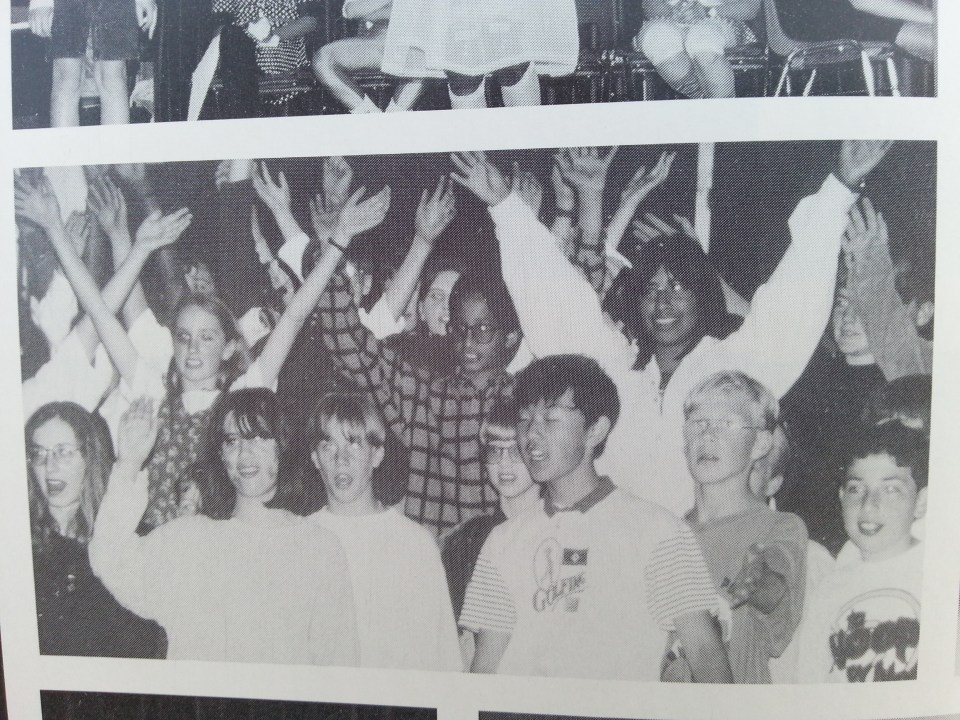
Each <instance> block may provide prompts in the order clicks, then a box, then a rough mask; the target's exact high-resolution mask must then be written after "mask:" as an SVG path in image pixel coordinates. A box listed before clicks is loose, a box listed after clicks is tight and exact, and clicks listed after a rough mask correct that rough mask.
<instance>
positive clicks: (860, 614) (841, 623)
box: [830, 588, 920, 682]
mask: <svg viewBox="0 0 960 720" xmlns="http://www.w3.org/2000/svg"><path fill="white" fill-rule="evenodd" d="M919 642H920V602H919V601H918V600H917V599H916V598H915V597H914V596H913V595H911V594H910V593H908V592H905V591H903V590H900V589H898V588H887V589H880V590H873V591H871V592H869V593H865V594H864V595H860V596H859V597H857V598H855V599H854V600H852V601H851V602H849V603H847V604H846V605H844V606H843V608H841V610H840V612H839V614H838V615H837V619H836V620H835V621H834V623H833V625H832V626H831V628H830V652H831V654H832V655H833V667H832V668H831V669H830V674H831V676H833V677H835V678H837V679H842V680H845V681H846V682H881V681H886V680H916V679H917V645H918V644H919Z"/></svg>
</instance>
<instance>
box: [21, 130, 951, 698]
mask: <svg viewBox="0 0 960 720" xmlns="http://www.w3.org/2000/svg"><path fill="white" fill-rule="evenodd" d="M936 177H937V145H936V143H934V142H915V141H914V142H908V141H899V142H894V141H883V140H843V141H830V142H827V141H809V142H750V143H700V144H682V145H637V146H624V147H610V146H605V147H568V148H559V149H557V148H545V149H527V150H499V151H493V152H457V153H453V154H440V153H434V154H416V155H413V154H408V155H403V154H398V155H366V156H363V155H361V156H352V157H342V156H333V157H293V158H284V159H265V160H224V161H222V162H215V161H202V162H171V163H156V164H127V165H88V166H64V167H45V168H24V169H19V170H17V171H16V176H15V178H14V195H15V197H14V199H13V200H14V207H15V212H16V220H17V237H18V245H17V247H18V263H17V267H16V270H15V272H16V274H15V275H14V273H13V271H11V272H10V276H9V280H10V281H11V282H14V281H15V282H16V283H17V286H18V291H19V300H20V302H19V309H20V317H19V322H20V348H21V353H20V355H21V366H22V392H23V403H24V418H23V421H24V442H25V448H26V458H25V461H26V466H27V482H28V486H29V487H28V491H29V513H30V531H31V538H32V552H33V558H32V559H33V575H34V584H35V592H36V613H37V627H38V632H39V643H40V648H39V649H40V653H41V654H42V655H67V656H84V657H119V658H147V659H163V658H166V659H170V660H204V661H214V662H217V661H220V662H252V663H267V664H274V665H321V666H339V667H361V668H389V669H400V670H431V671H442V672H471V673H488V674H489V673H498V674H502V675H514V676H531V675H534V676H546V677H574V678H590V679H600V680H635V681H646V682H657V681H663V682H681V683H683V682H697V683H738V684H763V683H827V682H841V683H842V682H847V683H862V682H879V681H891V680H913V679H916V678H917V677H918V667H919V644H920V627H921V598H922V593H921V587H922V581H923V577H922V571H923V559H924V542H923V538H924V537H925V525H926V523H925V521H924V516H925V514H926V509H927V493H928V489H927V485H928V462H929V460H928V457H929V455H928V445H929V433H930V424H931V423H930V418H931V374H932V352H933V326H934V267H935V227H936V205H935V197H936V196H935V187H936ZM933 492H937V491H936V490H934V491H933Z"/></svg>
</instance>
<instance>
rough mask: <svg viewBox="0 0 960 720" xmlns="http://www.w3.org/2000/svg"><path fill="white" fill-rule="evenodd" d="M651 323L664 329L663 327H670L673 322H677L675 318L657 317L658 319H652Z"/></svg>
mask: <svg viewBox="0 0 960 720" xmlns="http://www.w3.org/2000/svg"><path fill="white" fill-rule="evenodd" d="M653 321H654V322H655V323H656V324H657V325H659V326H660V327H664V326H666V325H672V324H673V323H675V322H676V321H677V318H675V317H658V318H654V319H653Z"/></svg>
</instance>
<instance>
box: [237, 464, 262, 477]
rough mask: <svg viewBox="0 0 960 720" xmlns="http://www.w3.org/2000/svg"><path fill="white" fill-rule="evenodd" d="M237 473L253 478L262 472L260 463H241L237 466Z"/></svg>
mask: <svg viewBox="0 0 960 720" xmlns="http://www.w3.org/2000/svg"><path fill="white" fill-rule="evenodd" d="M237 474H238V475H240V477H242V478H248V479H249V478H253V477H256V476H257V475H259V474H260V466H259V465H241V466H240V467H238V468H237Z"/></svg>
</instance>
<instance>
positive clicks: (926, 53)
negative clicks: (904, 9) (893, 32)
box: [897, 22, 936, 62]
mask: <svg viewBox="0 0 960 720" xmlns="http://www.w3.org/2000/svg"><path fill="white" fill-rule="evenodd" d="M897 47H899V48H900V49H901V50H903V51H904V52H905V53H907V54H909V55H913V56H914V57H918V58H920V59H921V60H926V61H927V62H933V61H934V56H935V55H936V44H935V42H934V37H933V25H921V24H920V23H909V22H908V23H904V25H903V27H901V28H900V33H899V34H898V35H897Z"/></svg>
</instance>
